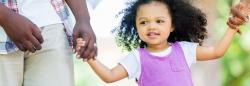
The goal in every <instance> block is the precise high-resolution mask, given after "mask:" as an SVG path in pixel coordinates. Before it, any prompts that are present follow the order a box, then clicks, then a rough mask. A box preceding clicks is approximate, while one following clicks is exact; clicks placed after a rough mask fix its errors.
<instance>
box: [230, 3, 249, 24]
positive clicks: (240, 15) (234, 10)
mask: <svg viewBox="0 0 250 86" xmlns="http://www.w3.org/2000/svg"><path fill="white" fill-rule="evenodd" d="M231 13H232V14H233V16H234V17H238V18H240V19H242V20H244V21H247V20H248V19H247V18H246V16H245V15H244V14H243V13H242V12H241V11H240V8H239V6H238V7H237V6H236V7H233V8H231Z"/></svg>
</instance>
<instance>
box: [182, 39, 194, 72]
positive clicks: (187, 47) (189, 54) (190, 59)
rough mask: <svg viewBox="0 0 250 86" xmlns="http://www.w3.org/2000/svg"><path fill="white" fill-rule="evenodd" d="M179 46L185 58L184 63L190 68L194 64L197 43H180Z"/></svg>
mask: <svg viewBox="0 0 250 86" xmlns="http://www.w3.org/2000/svg"><path fill="white" fill-rule="evenodd" d="M179 44H180V45H181V47H182V50H183V52H184V55H185V57H186V62H187V64H188V66H189V67H190V66H191V65H192V64H194V63H196V48H197V46H198V43H194V42H186V41H181V42H179Z"/></svg>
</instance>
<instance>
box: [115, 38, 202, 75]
mask: <svg viewBox="0 0 250 86" xmlns="http://www.w3.org/2000/svg"><path fill="white" fill-rule="evenodd" d="M179 44H180V45H181V47H182V50H183V52H184V56H185V58H186V62H187V64H188V66H189V67H190V66H191V64H194V63H196V47H197V46H198V43H192V42H185V41H182V42H179ZM171 50H172V47H171V46H170V47H169V48H167V49H166V50H164V51H162V52H157V53H151V54H152V55H155V56H166V55H168V54H169V53H170V52H171ZM156 58H157V57H156ZM158 58H160V57H158ZM119 64H121V65H122V66H123V67H124V68H125V69H126V71H127V72H128V78H129V79H131V78H136V79H139V77H140V75H141V65H140V55H139V51H138V49H136V50H133V51H132V52H130V53H129V54H128V55H127V56H126V57H125V58H124V59H123V60H121V62H120V63H119Z"/></svg>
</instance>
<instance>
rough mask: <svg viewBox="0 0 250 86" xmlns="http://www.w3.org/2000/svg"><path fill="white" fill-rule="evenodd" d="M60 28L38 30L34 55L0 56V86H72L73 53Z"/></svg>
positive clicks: (18, 52) (18, 53)
mask: <svg viewBox="0 0 250 86" xmlns="http://www.w3.org/2000/svg"><path fill="white" fill-rule="evenodd" d="M63 28H64V27H63V25H62V24H54V25H49V26H46V27H42V28H41V30H42V35H43V38H44V43H43V44H42V49H41V50H39V51H36V52H35V53H30V52H21V51H17V52H15V53H11V54H7V55H4V54H0V86H74V75H73V70H74V69H73V60H72V59H73V58H72V56H73V53H72V49H71V48H70V46H69V44H68V41H67V37H66V35H65V32H64V30H63Z"/></svg>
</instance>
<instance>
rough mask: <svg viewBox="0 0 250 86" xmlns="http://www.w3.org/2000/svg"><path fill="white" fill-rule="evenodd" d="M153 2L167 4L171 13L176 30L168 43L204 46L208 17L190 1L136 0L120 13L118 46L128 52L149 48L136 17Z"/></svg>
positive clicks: (117, 28)
mask: <svg viewBox="0 0 250 86" xmlns="http://www.w3.org/2000/svg"><path fill="white" fill-rule="evenodd" d="M152 1H158V2H161V3H163V4H165V5H166V6H167V7H168V9H169V11H170V15H171V17H172V24H173V26H174V29H175V30H174V31H173V32H171V33H170V35H169V37H168V39H167V41H168V42H170V43H174V42H176V41H188V42H196V43H199V44H200V45H202V42H203V40H204V39H205V38H206V37H207V30H206V28H205V26H206V25H207V20H206V16H205V14H204V13H202V12H201V10H200V9H198V8H195V7H194V6H192V5H191V4H190V1H189V0H136V1H134V2H131V3H128V5H129V6H128V8H126V9H124V10H123V11H122V12H121V13H120V14H123V17H122V21H121V24H120V26H119V27H116V28H115V29H114V30H113V33H115V35H116V42H117V44H118V46H120V47H123V49H125V50H127V51H131V50H132V49H135V48H139V47H140V48H144V47H146V46H147V45H146V43H145V42H143V41H141V40H140V38H139V36H138V33H137V30H136V15H137V10H138V9H139V7H140V6H141V5H144V4H149V3H151V2H152Z"/></svg>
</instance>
